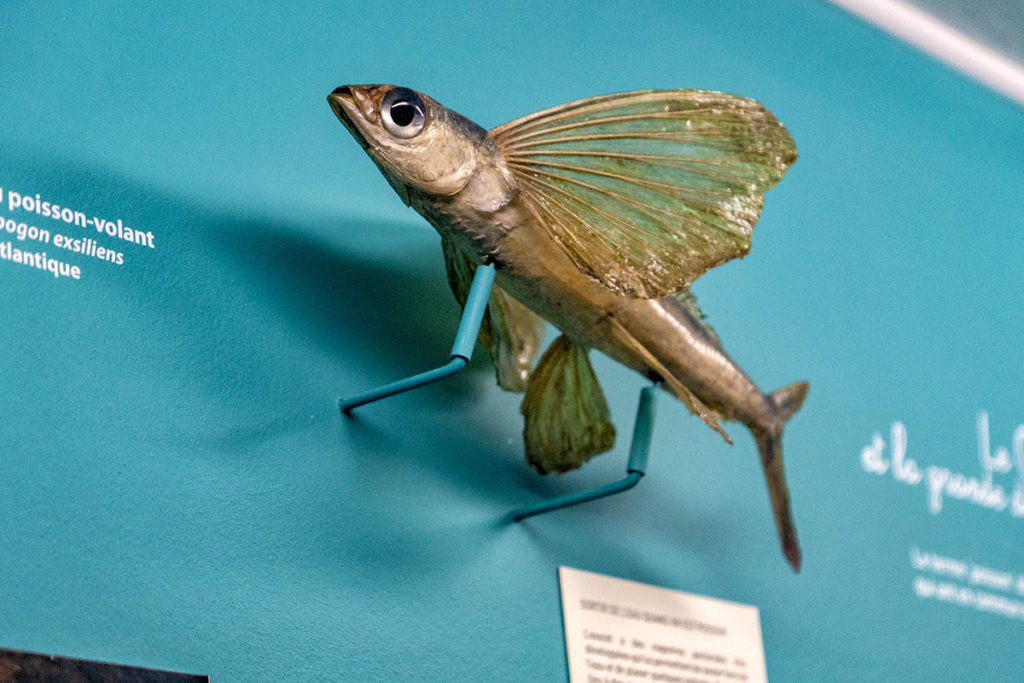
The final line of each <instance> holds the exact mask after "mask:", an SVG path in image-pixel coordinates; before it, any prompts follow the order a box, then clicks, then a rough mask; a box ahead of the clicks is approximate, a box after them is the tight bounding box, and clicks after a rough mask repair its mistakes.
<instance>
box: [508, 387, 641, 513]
mask: <svg viewBox="0 0 1024 683" xmlns="http://www.w3.org/2000/svg"><path fill="white" fill-rule="evenodd" d="M657 388H658V385H657V384H653V385H651V386H649V387H644V389H643V390H642V391H641V392H640V404H639V405H638V406H637V408H636V422H635V423H634V424H633V441H632V443H631V444H630V446H629V463H628V464H627V465H626V476H625V478H624V479H621V480H619V481H616V482H613V483H611V484H606V485H604V486H600V487H598V488H596V489H592V490H590V491H581V492H580V493H571V494H569V495H566V496H560V497H558V498H552V499H551V500H546V501H544V502H542V503H537V504H536V505H531V506H529V507H525V508H520V509H519V510H516V511H515V512H513V513H512V520H513V521H515V522H521V521H523V520H524V519H526V518H527V517H533V516H534V515H541V514H544V513H545V512H552V511H554V510H560V509H562V508H566V507H570V506H572V505H579V504H580V503H587V502H590V501H592V500H597V499H598V498H604V497H606V496H611V495H614V494H616V493H622V492H623V491H628V490H629V489H631V488H633V487H634V486H636V485H637V484H638V483H640V479H642V478H643V476H644V473H645V471H646V469H647V454H648V453H649V452H650V450H651V430H652V429H653V427H654V397H655V391H656V390H657Z"/></svg>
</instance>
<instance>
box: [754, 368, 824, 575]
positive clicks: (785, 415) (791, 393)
mask: <svg viewBox="0 0 1024 683" xmlns="http://www.w3.org/2000/svg"><path fill="white" fill-rule="evenodd" d="M809 388H810V387H809V385H808V384H807V382H797V383H796V384H790V385H789V386H786V387H782V388H781V389H777V390H776V391H773V392H772V393H771V394H769V396H768V398H769V400H770V401H771V402H772V404H773V405H774V406H775V408H776V411H777V415H778V421H777V422H776V423H775V428H774V429H771V430H766V431H761V430H755V431H754V439H755V440H756V441H757V448H758V450H759V451H760V452H761V466H762V467H763V468H764V478H765V481H766V482H767V483H768V496H769V498H771V502H772V512H773V513H774V514H775V527H776V529H777V530H778V532H779V540H780V541H781V542H782V552H783V553H784V554H785V555H786V559H787V560H788V561H789V564H790V566H791V567H793V571H797V572H798V571H800V546H799V544H798V543H797V540H796V527H795V526H793V515H792V513H791V512H790V509H789V490H788V488H787V487H786V473H785V471H784V470H783V467H782V429H783V427H784V426H785V424H786V421H787V420H788V419H789V418H791V417H793V415H794V414H795V413H796V411H798V410H800V406H802V405H803V403H804V399H805V398H807V390H808V389H809Z"/></svg>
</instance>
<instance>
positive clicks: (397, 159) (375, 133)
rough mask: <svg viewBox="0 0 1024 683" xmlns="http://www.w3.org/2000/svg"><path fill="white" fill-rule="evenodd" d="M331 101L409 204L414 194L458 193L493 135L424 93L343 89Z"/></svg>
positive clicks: (393, 88) (388, 88)
mask: <svg viewBox="0 0 1024 683" xmlns="http://www.w3.org/2000/svg"><path fill="white" fill-rule="evenodd" d="M327 101H328V102H329V103H330V105H331V109H333V110H334V113H335V114H336V115H337V117H338V118H339V119H340V120H341V122H342V123H343V124H344V125H345V128H347V129H348V131H349V132H350V133H351V134H352V136H353V137H354V138H355V139H356V141H357V142H359V144H360V145H361V146H362V148H363V149H364V150H366V153H367V154H369V155H370V158H371V159H373V161H374V163H376V164H377V167H378V168H379V169H380V170H381V172H382V173H383V174H384V177H386V178H387V179H388V182H389V183H391V187H393V188H394V190H395V192H397V193H398V194H399V196H401V197H402V199H403V201H405V203H406V204H408V203H409V194H410V191H415V192H419V193H423V194H427V195H452V194H455V193H457V192H458V191H459V190H461V189H462V188H463V187H465V186H466V184H467V183H468V182H469V180H470V178H471V177H472V175H473V172H474V170H475V169H476V165H477V160H478V157H479V154H480V152H479V147H480V145H481V144H483V140H484V138H485V136H486V134H487V131H485V130H484V129H483V128H481V127H480V126H478V125H476V124H475V123H473V122H472V121H470V120H469V119H467V118H465V117H463V116H461V115H459V114H457V113H456V112H453V111H451V110H450V109H447V108H446V107H444V106H443V105H441V104H439V103H438V102H437V101H436V100H434V99H432V98H430V97H427V96H426V95H424V94H422V93H418V92H416V91H415V90H410V89H409V88H403V87H398V86H394V85H343V86H341V87H339V88H336V89H335V90H334V91H333V92H332V93H331V94H330V95H328V96H327Z"/></svg>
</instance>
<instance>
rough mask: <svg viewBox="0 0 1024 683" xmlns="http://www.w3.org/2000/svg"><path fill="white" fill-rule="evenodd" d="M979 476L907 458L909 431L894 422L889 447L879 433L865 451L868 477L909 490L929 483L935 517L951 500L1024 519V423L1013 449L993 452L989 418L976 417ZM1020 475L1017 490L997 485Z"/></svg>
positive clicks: (984, 415) (1015, 434)
mask: <svg viewBox="0 0 1024 683" xmlns="http://www.w3.org/2000/svg"><path fill="white" fill-rule="evenodd" d="M977 434H978V462H979V464H980V466H981V472H980V474H979V475H978V476H972V475H967V474H963V473H961V472H954V471H952V470H950V469H949V468H948V467H939V466H937V465H929V466H927V467H922V466H920V465H918V463H917V461H916V460H914V459H913V458H910V457H907V428H906V427H905V426H904V424H903V423H902V422H894V423H893V424H892V427H891V428H890V430H889V443H888V444H887V443H886V442H885V439H883V438H882V435H881V434H880V433H878V432H876V433H875V434H874V435H873V436H872V437H871V443H869V444H868V445H867V446H864V448H862V449H861V452H860V464H861V467H863V468H864V471H865V472H869V473H871V474H877V475H879V476H882V475H885V474H891V475H892V478H893V479H894V480H896V481H898V482H900V483H903V484H906V485H907V486H917V485H918V484H920V483H921V482H924V483H925V485H926V486H927V489H928V510H929V512H931V513H932V514H933V515H937V514H939V513H940V512H942V507H943V504H944V503H945V501H946V499H947V498H949V499H953V500H959V501H964V502H966V503H971V504H972V505H977V506H978V507H981V508H985V509H988V510H992V511H993V512H1003V511H1008V512H1009V513H1010V514H1011V515H1012V516H1013V517H1016V518H1021V517H1024V424H1022V425H1019V426H1018V427H1017V428H1016V429H1015V430H1014V431H1013V435H1012V437H1011V438H1010V448H1006V447H1004V446H999V447H998V448H996V449H995V451H994V452H993V451H992V446H991V441H990V437H989V428H988V413H985V412H982V413H979V414H978V418H977ZM1014 470H1016V472H1015V473H1016V477H1015V478H1014V481H1013V483H1012V489H1010V490H1009V491H1008V490H1007V488H1006V486H1005V485H1004V484H1005V482H1004V483H1002V484H1001V483H996V481H995V476H996V475H999V476H1000V477H1004V476H1007V475H1009V474H1010V472H1011V471H1014Z"/></svg>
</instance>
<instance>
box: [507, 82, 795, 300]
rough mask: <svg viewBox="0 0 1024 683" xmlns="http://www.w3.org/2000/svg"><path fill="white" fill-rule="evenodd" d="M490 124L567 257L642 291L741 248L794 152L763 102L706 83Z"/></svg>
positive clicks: (624, 289)
mask: <svg viewBox="0 0 1024 683" xmlns="http://www.w3.org/2000/svg"><path fill="white" fill-rule="evenodd" d="M488 135H489V137H490V138H491V139H492V140H493V141H494V142H495V144H496V146H497V149H498V151H499V152H500V154H501V156H502V158H503V159H504V161H505V163H506V165H507V167H508V170H509V172H510V174H511V175H512V177H513V179H514V182H515V184H516V187H517V188H518V189H519V191H520V193H521V196H522V198H523V199H524V200H525V202H526V204H527V205H528V206H529V207H530V209H531V210H532V211H533V213H534V215H535V217H536V218H537V220H538V221H539V222H540V224H541V225H543V226H544V228H545V229H546V230H547V231H548V234H549V235H550V236H551V238H552V239H553V240H554V241H555V242H556V243H557V244H558V245H559V246H560V247H561V248H562V249H563V250H564V251H565V253H566V255H567V256H568V257H569V258H570V259H571V260H572V262H573V263H574V264H576V267H577V268H579V269H580V271H582V272H583V273H585V274H587V275H588V276H590V277H592V278H594V279H595V280H597V281H598V282H600V283H602V284H603V285H605V286H606V287H608V288H609V289H611V290H613V291H615V292H618V293H619V294H624V295H626V296H631V297H640V298H645V299H650V298H660V297H664V296H669V295H671V294H672V293H674V292H677V291H679V290H680V289H682V288H683V287H685V286H687V285H688V284H690V283H691V282H693V280H695V279H696V278H697V277H699V276H700V275H701V273H704V272H705V271H707V270H708V269H709V268H713V267H715V266H717V265H719V264H721V263H724V262H726V261H728V260H729V259H732V258H737V257H741V256H743V255H744V254H746V253H747V251H748V250H749V249H750V237H751V233H752V231H753V229H754V224H755V223H756V222H757V219H758V216H759V215H760V213H761V205H762V203H763V202H764V193H765V192H766V191H767V190H768V189H770V188H771V187H772V186H773V185H775V183H776V182H778V181H779V179H780V178H781V177H782V176H783V174H784V173H785V172H786V169H787V168H788V167H789V165H790V164H791V163H793V161H794V160H795V159H796V147H795V146H794V145H793V140H792V138H790V136H789V133H788V132H786V129H785V128H784V127H783V126H782V124H781V123H779V122H778V121H777V120H776V119H775V117H774V116H772V114H771V112H769V111H768V110H767V109H765V108H764V107H763V106H762V105H760V104H758V103H757V102H755V101H753V100H749V99H746V98H743V97H737V96H736V95H730V94H728V93H721V92H712V91H707V90H643V91H637V92H627V93H615V94H612V95H602V96H600V97H592V98H589V99H585V100H578V101H576V102H570V103H568V104H564V105H561V106H559V107H553V108H551V109H546V110H544V111H541V112H537V113H536V114H531V115H529V116H525V117H523V118H521V119H517V120H515V121H512V122H509V123H506V124H504V125H502V126H498V127H497V128H495V129H494V130H492V131H491V132H490V133H489V134H488Z"/></svg>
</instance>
